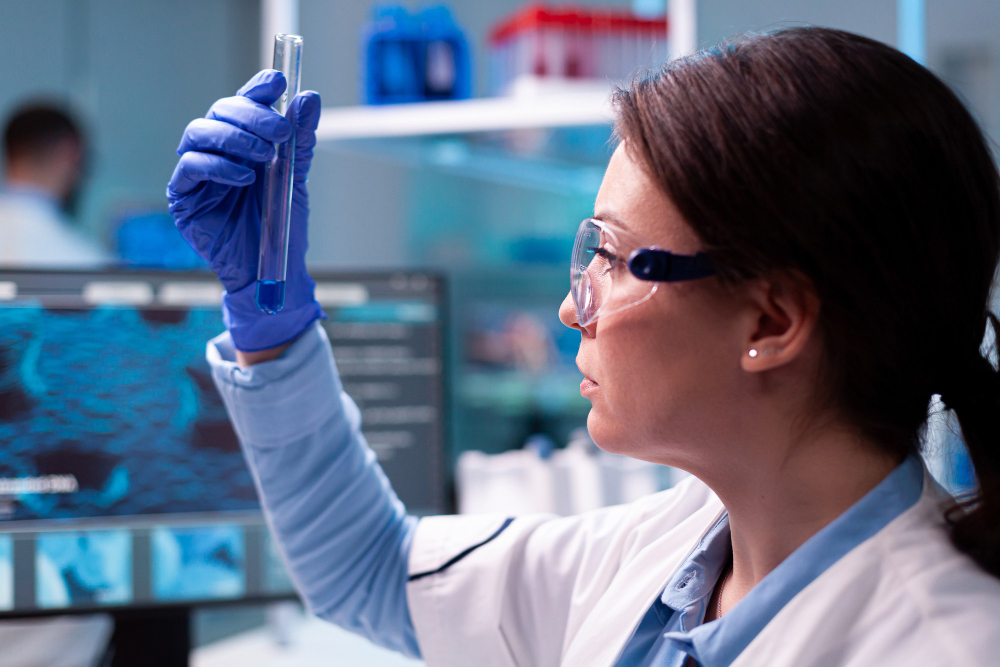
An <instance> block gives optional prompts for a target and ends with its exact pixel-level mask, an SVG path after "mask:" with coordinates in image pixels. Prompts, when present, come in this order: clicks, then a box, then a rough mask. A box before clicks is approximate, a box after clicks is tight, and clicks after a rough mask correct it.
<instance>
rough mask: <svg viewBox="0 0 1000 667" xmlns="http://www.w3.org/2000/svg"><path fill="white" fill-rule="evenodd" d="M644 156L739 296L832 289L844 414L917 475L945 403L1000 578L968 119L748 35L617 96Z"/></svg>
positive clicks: (876, 56)
mask: <svg viewBox="0 0 1000 667" xmlns="http://www.w3.org/2000/svg"><path fill="white" fill-rule="evenodd" d="M615 103H616V108H617V111H618V126H617V133H618V135H619V136H620V137H621V138H623V139H624V140H625V143H626V150H628V151H630V152H631V154H632V155H633V156H634V157H636V158H637V159H638V160H639V162H640V163H641V164H642V165H643V166H644V167H645V168H646V169H647V170H648V172H649V173H650V174H651V175H652V176H653V178H654V179H655V180H656V182H657V183H658V184H659V185H660V186H661V187H662V188H663V190H664V192H666V194H667V195H668V196H669V197H670V198H671V199H672V200H673V201H674V202H675V203H676V205H677V207H678V208H679V210H680V211H681V213H682V214H683V215H684V216H685V218H686V219H687V221H688V223H689V224H690V225H691V227H692V228H693V229H694V231H695V232H696V234H697V235H698V236H699V237H700V238H701V240H702V242H703V243H704V249H705V252H706V253H707V254H708V255H709V256H710V257H711V258H712V259H713V260H714V261H715V262H716V263H717V264H718V266H719V267H720V272H721V275H722V277H723V279H725V280H729V281H740V280H744V279H747V278H751V277H755V276H761V275H764V274H766V273H768V272H771V271H774V270H788V271H794V272H797V273H799V274H801V275H804V276H806V277H807V278H808V280H809V281H810V282H811V283H812V286H813V287H814V289H815V290H816V292H817V294H818V296H819V299H820V302H821V312H820V320H819V326H820V330H821V332H822V335H823V340H824V341H825V346H826V361H825V364H824V368H823V377H822V378H821V379H820V384H821V386H823V387H824V388H825V390H826V392H827V393H828V397H827V400H828V401H829V404H830V405H831V406H832V407H833V408H834V409H835V410H836V414H837V415H838V416H839V417H840V418H841V419H843V420H844V421H845V422H846V423H849V424H853V425H854V426H855V427H856V428H858V429H859V430H860V431H861V432H862V433H864V434H865V435H867V436H868V437H869V438H871V439H872V440H874V441H875V442H877V443H879V444H880V446H881V447H883V448H884V449H885V450H886V451H887V452H889V453H891V454H894V455H898V456H899V457H900V458H901V457H902V456H903V455H905V454H906V453H909V452H913V451H916V450H917V449H918V448H919V443H920V436H921V434H922V432H923V429H924V428H925V422H926V420H927V410H928V403H929V401H930V399H931V397H932V395H933V394H940V395H941V397H942V399H943V400H944V401H945V404H946V405H947V406H948V407H949V408H950V409H951V410H953V411H954V412H955V414H956V416H957V418H958V421H959V423H960V425H961V428H962V434H963V437H964V440H965V442H966V444H967V446H968V449H969V452H970V455H971V458H972V462H973V464H974V466H975V471H976V477H977V480H978V483H979V486H978V490H977V493H976V495H975V497H973V498H971V499H970V500H968V501H967V502H964V503H961V504H957V505H956V506H955V507H953V508H951V510H950V511H949V513H948V516H949V523H950V525H951V531H952V540H953V542H954V543H955V544H956V545H957V546H958V547H959V548H960V549H962V550H963V551H965V552H967V553H968V554H970V555H971V556H972V557H973V558H974V559H975V560H976V561H977V562H978V563H980V565H982V566H983V567H984V568H985V569H987V570H988V571H990V572H992V573H993V574H995V575H1000V442H998V440H1000V375H998V373H997V371H996V370H994V368H993V365H992V364H991V362H990V361H989V360H987V359H986V358H984V357H983V356H982V355H981V353H980V345H981V344H982V342H983V338H984V334H985V330H986V324H987V321H992V322H993V325H994V330H995V333H997V334H1000V323H998V322H997V321H996V318H995V317H994V316H992V315H991V314H990V313H989V310H988V308H989V297H990V288H991V285H992V283H993V279H994V273H995V271H996V266H997V259H998V256H1000V177H998V174H997V168H996V165H995V164H994V163H993V160H992V157H991V155H990V150H989V147H988V145H987V142H986V140H985V138H984V136H983V134H982V132H981V131H980V129H979V128H978V126H977V125H976V123H975V121H974V120H973V118H972V117H971V116H970V114H969V113H968V111H966V109H965V108H964V107H963V106H962V104H961V102H960V101H959V100H958V99H957V98H956V97H955V95H954V94H953V93H952V92H951V91H950V90H949V89H948V87H947V86H945V85H944V84H943V83H942V82H941V81H940V80H939V79H937V77H935V76H934V75H933V74H931V73H930V72H929V71H928V70H926V69H925V68H923V67H921V66H920V65H918V64H917V63H916V62H914V61H913V60H911V59H910V58H909V57H907V56H905V55H904V54H902V53H900V52H899V51H896V50H895V49H893V48H891V47H889V46H886V45H885V44H882V43H880V42H876V41H874V40H871V39H867V38H865V37H860V36H858V35H853V34H850V33H847V32H842V31H838V30H830V29H825V28H792V29H788V30H782V31H780V32H776V33H772V34H767V35H749V36H741V37H738V38H735V39H733V40H730V41H727V42H725V43H723V44H722V45H720V46H718V47H715V48H713V49H709V50H706V51H702V52H700V53H697V54H695V55H692V56H690V57H687V58H683V59H680V60H676V61H673V62H670V63H668V64H666V65H665V66H664V67H663V68H662V69H660V70H659V71H657V72H656V73H655V74H653V75H650V76H647V77H644V78H641V79H638V80H636V81H634V82H633V83H632V84H631V85H630V86H629V87H628V88H627V89H623V90H618V91H617V92H616V93H615Z"/></svg>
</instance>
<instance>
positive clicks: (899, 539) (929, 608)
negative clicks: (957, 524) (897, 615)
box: [877, 489, 1000, 665]
mask: <svg viewBox="0 0 1000 667" xmlns="http://www.w3.org/2000/svg"><path fill="white" fill-rule="evenodd" d="M946 503H947V496H946V495H945V494H944V492H943V491H940V490H939V489H931V490H930V491H929V492H928V493H925V495H924V496H923V497H922V498H921V501H920V502H919V503H918V504H917V506H915V507H914V508H913V511H912V512H911V513H907V515H904V516H902V517H900V519H901V520H900V521H899V522H898V523H899V525H896V526H892V525H891V526H889V527H888V528H887V530H886V534H885V536H884V537H883V539H881V540H879V541H878V547H879V549H878V550H877V553H878V555H880V557H881V559H882V560H883V561H884V563H885V575H886V576H887V577H888V578H889V579H890V581H891V583H892V590H894V591H895V595H894V596H893V597H894V598H895V599H896V601H897V603H898V606H899V607H900V608H902V609H907V610H908V613H909V614H910V615H911V617H912V622H913V630H914V634H913V637H914V640H913V641H914V643H915V644H918V645H919V644H923V643H928V642H931V643H935V644H937V649H936V650H939V651H943V652H945V653H946V654H949V655H950V658H951V659H952V660H954V662H955V663H956V664H957V663H961V664H968V665H986V664H995V662H994V661H995V660H996V656H997V655H998V654H1000V579H997V578H996V577H994V576H993V575H991V574H990V573H988V572H986V571H984V570H983V569H982V568H980V567H979V566H978V565H977V564H976V563H975V562H974V561H973V560H972V559H971V558H970V557H969V556H968V555H966V554H964V553H962V552H961V551H959V550H958V549H957V548H956V547H955V546H954V545H953V544H952V543H951V540H950V538H949V536H948V531H947V527H946V525H945V522H944V519H943V511H944V507H945V504H946Z"/></svg>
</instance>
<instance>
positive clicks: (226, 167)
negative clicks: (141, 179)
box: [167, 151, 257, 195]
mask: <svg viewBox="0 0 1000 667" xmlns="http://www.w3.org/2000/svg"><path fill="white" fill-rule="evenodd" d="M256 177H257V176H256V174H254V171H253V169H250V168H249V167H246V166H244V165H242V164H237V163H235V162H233V161H232V160H230V159H228V158H225V157H222V156H221V155H213V154H211V153H199V152H197V151H188V152H187V153H184V155H182V156H181V159H180V160H178V161H177V166H176V167H174V174H173V176H171V177H170V183H168V184H167V190H168V191H169V192H170V193H172V194H175V195H183V194H185V193H187V192H190V191H191V190H193V189H194V188H195V187H196V186H197V185H198V184H199V183H203V182H205V181H213V182H215V183H221V184H223V185H235V186H244V185H250V184H251V183H253V182H254V179H256Z"/></svg>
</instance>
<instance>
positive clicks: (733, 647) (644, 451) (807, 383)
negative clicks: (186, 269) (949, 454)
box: [168, 28, 1000, 667]
mask: <svg viewBox="0 0 1000 667" xmlns="http://www.w3.org/2000/svg"><path fill="white" fill-rule="evenodd" d="M283 87H284V81H283V80H282V78H281V76H280V75H279V74H277V73H276V72H274V71H265V72H262V73H260V74H258V75H257V76H256V77H254V78H253V79H252V80H251V81H250V83H248V84H247V85H246V86H245V87H244V88H243V89H242V90H241V91H240V93H239V94H238V95H237V96H236V97H230V98H227V99H223V100H220V101H218V102H216V103H215V104H214V105H213V106H212V108H211V110H210V111H209V113H208V116H207V118H205V119H200V120H196V121H194V122H193V123H191V125H190V126H189V127H188V129H187V131H186V132H185V133H184V138H183V139H182V141H181V145H180V149H179V153H180V154H181V158H180V162H179V163H178V166H177V169H176V171H175V172H174V176H173V178H172V180H171V182H170V186H169V189H168V196H169V198H170V207H171V210H172V212H173V214H174V216H175V218H176V221H177V226H178V227H179V228H180V230H181V232H182V234H183V235H184V236H185V238H187V239H188V241H189V242H190V243H191V245H192V246H194V247H195V248H196V249H197V250H198V251H199V252H200V253H201V254H202V256H203V257H205V258H206V259H207V260H208V261H209V262H210V263H211V265H212V267H213V268H214V269H215V270H216V271H217V272H218V274H219V277H220V278H221V280H222V282H223V284H224V285H225V287H226V290H227V294H226V296H225V303H224V314H225V321H226V326H227V328H228V332H227V333H225V334H223V335H221V336H219V337H218V338H216V339H215V340H213V341H212V342H211V343H210V344H209V346H208V357H209V360H210V361H211V364H212V367H213V369H214V375H215V379H216V382H217V383H218V386H219V390H220V391H221V392H222V396H223V397H224V399H225V401H226V405H227V406H228V409H229V414H230V416H231V418H232V420H233V423H234V424H235V427H236V430H237V432H238V433H239V436H240V438H241V440H242V442H243V446H244V448H245V452H246V456H247V459H248V461H249V463H250V466H251V468H252V470H253V472H254V474H255V476H256V480H257V483H258V485H259V488H260V493H261V497H262V500H263V504H264V507H265V510H266V513H267V517H268V520H269V521H270V524H271V527H272V529H273V530H274V532H275V534H276V535H277V537H278V539H279V540H280V543H281V545H282V549H283V552H284V555H285V558H286V560H287V563H288V565H289V567H290V569H291V571H292V573H293V576H294V579H295V581H296V583H297V586H298V589H299V591H300V592H301V594H302V595H303V596H304V598H305V599H306V601H307V602H308V604H309V607H310V608H311V610H312V611H313V612H314V613H316V614H317V615H319V616H320V617H322V618H325V619H328V620H330V621H332V622H334V623H337V624H339V625H342V626H344V627H346V628H349V629H351V630H353V631H355V632H358V633H361V634H363V635H365V636H366V637H369V638H371V639H372V640H373V641H375V642H377V643H379V644H382V645H384V646H388V647H391V648H394V649H397V650H399V651H402V652H404V653H406V654H408V655H412V656H417V655H420V656H423V658H424V659H425V660H426V661H427V663H428V664H429V665H456V666H458V665H463V666H465V665H475V666H476V667H487V666H493V665H496V666H508V665H511V666H513V665H520V666H521V667H534V666H543V665H560V664H561V665H571V666H578V665H584V666H590V665H594V666H598V667H605V666H609V667H610V666H612V665H627V666H632V665H657V666H659V665H691V664H697V665H704V666H708V667H717V666H718V667H721V666H723V665H734V666H737V665H739V666H759V665H768V666H777V665H787V666H796V667H800V666H802V665H858V666H861V665H864V666H871V665H883V666H884V665H921V666H922V667H927V666H935V665H995V664H997V662H996V661H997V660H998V657H997V656H998V655H1000V581H998V580H997V578H996V576H997V575H998V574H1000V442H998V435H1000V428H998V424H1000V422H998V419H1000V376H998V373H997V371H996V370H994V368H993V366H992V364H991V362H990V361H989V360H988V358H987V357H984V356H982V355H981V353H980V344H981V343H982V342H983V340H984V336H985V337H986V339H987V340H990V341H992V340H993V339H992V338H991V337H990V336H988V335H987V334H986V331H987V323H988V322H991V323H992V328H993V330H994V333H996V332H997V331H998V329H1000V327H998V322H997V319H996V318H995V316H993V315H992V314H991V313H990V312H989V310H988V300H989V292H990V286H991V283H992V280H993V276H994V270H995V268H996V264H997V258H998V254H1000V178H998V174H997V170H996V167H995V166H994V164H993V162H992V160H991V156H990V152H989V149H988V148H987V144H986V141H985V140H984V137H983V135H982V133H981V132H980V130H979V129H978V128H977V126H976V124H975V122H974V121H973V119H972V118H971V117H970V115H969V114H968V112H967V111H966V110H965V109H964V108H963V107H962V105H961V104H960V103H959V101H958V100H957V99H956V98H955V96H954V95H953V94H952V93H951V92H950V91H949V90H948V88H946V87H945V86H944V85H943V84H942V83H941V82H940V81H939V80H938V79H936V78H935V77H934V76H933V75H932V74H930V73H929V72H928V71H927V70H926V69H924V68H923V67H921V66H920V65H918V64H916V63H915V62H914V61H912V60H910V59H909V58H908V57H906V56H904V55H902V54H901V53H899V52H897V51H895V50H893V49H891V48H889V47H887V46H885V45H883V44H880V43H878V42H875V41H872V40H869V39H866V38H863V37H858V36H856V35H851V34H848V33H845V32H839V31H835V30H828V29H820V28H796V29H790V30H784V31H781V32H778V33H775V34H771V35H762V36H749V37H742V38H739V39H737V40H735V41H732V42H729V43H726V44H723V45H721V46H719V47H717V48H714V49H710V50H708V51H704V52H702V53H699V54H696V55H694V56H691V57H689V58H684V59H681V60H678V61H674V62H671V63H669V64H667V65H666V66H665V67H663V68H662V69H661V70H660V71H659V72H657V73H656V74H655V75H652V76H650V77H648V78H644V79H641V80H638V81H636V82H635V83H633V84H632V85H630V86H629V87H628V88H626V89H624V90H620V91H618V92H617V93H615V103H616V108H617V111H618V119H617V134H618V137H619V138H620V145H619V146H618V148H617V150H616V151H615V153H614V155H613V156H612V158H611V161H610V164H609V165H608V169H607V173H606V175H605V177H604V182H603V184H602V185H601V189H600V192H599V194H598V195H597V201H596V206H595V212H594V217H593V218H592V219H590V220H586V221H584V222H583V223H582V224H581V225H580V227H579V230H578V232H577V239H576V250H575V252H574V257H573V258H572V267H571V268H572V289H571V293H570V296H568V297H567V299H566V301H565V302H564V303H563V305H562V307H561V309H560V311H559V315H560V317H561V319H562V321H563V322H564V323H565V324H566V325H567V326H569V327H572V328H574V329H578V330H579V331H580V334H581V341H580V352H579V356H578V358H577V360H578V364H579V366H580V369H581V370H582V371H583V373H584V374H585V375H586V378H585V379H584V381H583V383H582V385H581V391H582V392H583V394H584V396H586V397H587V398H588V399H590V400H591V402H592V404H593V407H592V410H591V412H590V416H589V419H588V426H589V429H590V432H591V434H592V435H593V437H594V440H595V441H597V443H598V444H599V445H600V446H601V447H602V448H604V449H606V450H608V451H612V452H617V453H622V454H628V455H630V456H634V457H637V458H641V459H645V460H647V461H654V462H656V463H662V464H664V465H669V466H676V467H679V468H683V469H684V470H688V471H690V472H691V473H692V475H693V477H690V478H688V479H687V480H685V481H684V482H682V483H681V484H679V485H678V486H677V487H675V488H673V489H671V490H669V491H664V492H662V493H658V494H656V495H653V496H650V497H647V498H645V499H643V500H641V501H638V502H635V503H633V504H631V505H625V506H620V507H611V508H607V509H602V510H598V511H595V512H589V513H586V514H583V515H580V516H574V517H567V518H557V517H553V516H520V517H513V518H509V517H502V516H500V517H497V516H442V517H429V518H422V519H420V520H417V519H416V518H414V517H410V516H407V515H406V513H405V510H404V508H403V507H402V505H401V504H400V502H399V501H398V500H397V498H396V497H395V495H394V494H393V492H392V490H391V488H390V487H389V484H388V482H387V480H386V478H385V476H384V475H383V473H382V471H381V470H380V468H379V466H378V464H377V463H376V461H375V457H374V455H373V453H372V451H371V450H370V449H369V448H368V447H367V446H366V444H365V441H364V438H363V437H362V435H361V431H360V419H359V412H358V409H357V407H356V406H355V404H354V403H353V402H352V401H351V399H350V398H349V397H348V396H346V395H345V394H344V393H343V392H342V388H341V383H340V380H339V379H338V377H337V372H336V367H335V365H334V361H333V359H332V357H331V352H330V347H329V344H328V342H327V339H326V338H325V336H324V333H323V330H322V329H321V328H320V327H319V326H318V325H317V324H316V320H317V319H318V318H320V317H322V313H321V311H320V308H319V306H318V305H317V303H316V301H315V300H314V299H313V283H312V281H311V280H310V279H309V276H308V274H307V272H306V269H305V251H306V219H307V217H308V204H307V193H306V174H307V172H308V168H309V162H310V159H311V156H312V149H313V146H314V144H315V137H314V133H313V132H314V130H315V128H316V124H317V120H318V115H319V98H318V96H317V95H316V94H315V93H311V92H308V93H304V94H302V95H301V96H299V97H298V98H297V99H296V100H295V102H294V104H293V106H292V109H291V113H290V115H289V120H286V119H285V118H283V117H281V116H279V115H278V114H277V113H276V112H274V111H273V110H272V109H271V108H270V106H269V105H270V103H271V102H273V101H274V100H275V99H276V98H277V97H278V95H279V94H280V93H281V91H282V89H283ZM293 126H294V127H295V130H296V132H297V133H298V134H297V137H298V145H297V150H298V153H297V158H296V165H295V166H296V186H295V196H294V207H295V210H294V219H293V229H292V238H293V239H294V241H293V245H292V247H291V249H290V251H289V253H290V257H289V278H288V288H287V289H288V295H287V296H286V307H285V310H283V311H282V312H281V313H279V314H278V315H274V316H268V315H263V314H261V313H260V312H258V311H257V308H256V306H255V305H254V297H253V291H254V278H255V275H256V262H257V241H256V234H257V228H258V224H259V208H258V205H257V188H258V186H259V182H260V179H259V178H258V175H259V174H260V164H261V161H262V160H266V159H268V158H269V156H270V155H271V152H272V150H273V148H272V142H276V141H282V140H284V139H285V138H287V137H288V136H289V133H290V132H291V131H292V127H293ZM991 354H992V352H991ZM934 394H940V396H941V400H942V401H943V402H944V403H945V405H946V406H947V407H948V408H949V409H950V410H952V411H954V413H955V414H956V416H957V418H958V421H959V423H960V424H961V428H962V433H963V436H964V438H965V441H966V443H967V444H968V447H969V450H970V453H971V455H972V461H973V463H974V464H975V471H976V475H977V478H978V481H979V488H978V491H977V493H976V495H975V496H974V497H973V498H971V499H968V500H966V501H965V502H962V503H955V502H954V501H952V500H951V499H950V498H949V497H948V496H947V494H946V493H945V492H944V491H942V489H941V488H940V487H939V486H938V485H937V484H936V483H935V482H934V480H933V479H932V478H931V477H930V476H929V475H928V473H927V471H926V470H925V468H924V465H923V463H922V460H921V458H920V455H919V453H918V446H919V445H918V443H919V442H920V436H921V432H922V429H923V428H924V425H925V421H926V418H927V411H928V402H929V401H930V399H931V397H932V395H934Z"/></svg>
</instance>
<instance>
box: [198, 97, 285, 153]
mask: <svg viewBox="0 0 1000 667" xmlns="http://www.w3.org/2000/svg"><path fill="white" fill-rule="evenodd" d="M205 117H206V118H208V119H209V120H221V121H222V122H224V123H229V124H230V125H235V126H236V127H238V128H240V129H241V130H245V131H247V132H250V133H251V134H255V135H257V136H258V137H260V138H261V139H263V140H264V141H269V142H271V143H279V144H280V143H283V142H285V141H288V137H290V136H292V124H291V123H289V122H288V120H286V119H285V117H284V116H282V115H281V114H280V113H278V112H277V111H275V110H274V109H272V108H271V107H269V106H267V105H266V104H263V103H260V102H254V101H253V100H252V99H250V98H249V97H243V96H242V95H237V96H236V97H224V98H222V99H221V100H218V101H217V102H216V103H215V104H213V105H212V108H210V109H209V110H208V113H207V114H205Z"/></svg>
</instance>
